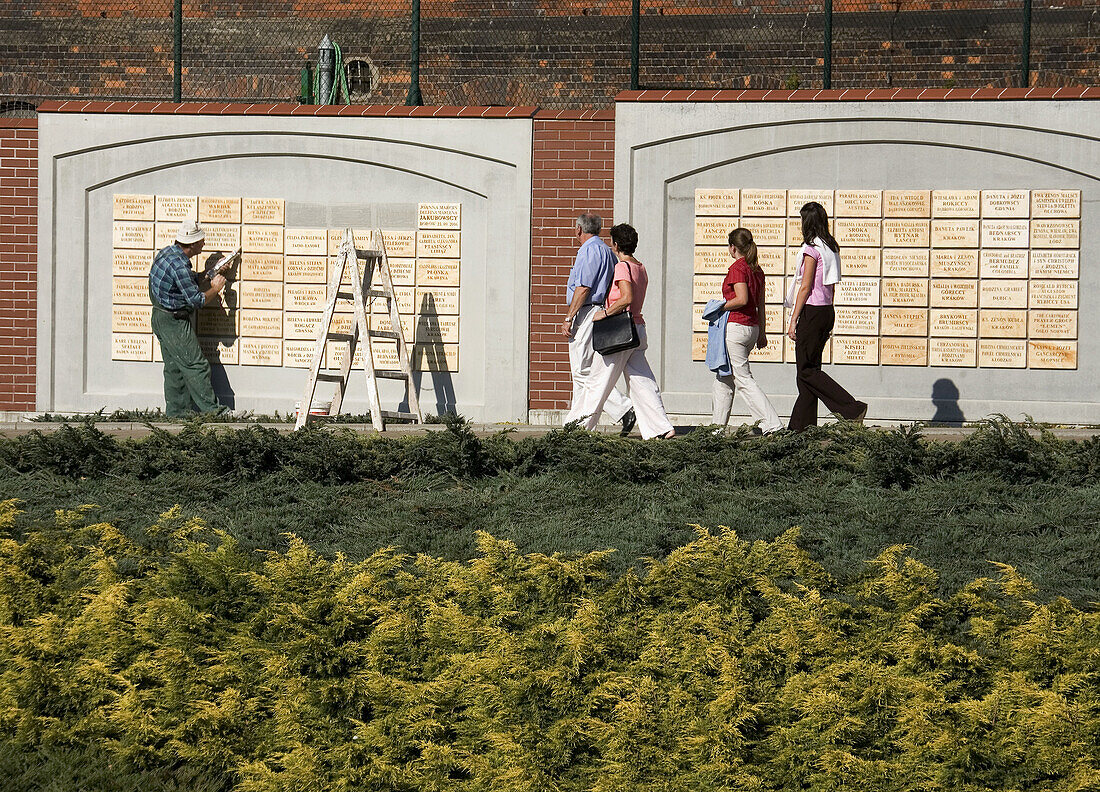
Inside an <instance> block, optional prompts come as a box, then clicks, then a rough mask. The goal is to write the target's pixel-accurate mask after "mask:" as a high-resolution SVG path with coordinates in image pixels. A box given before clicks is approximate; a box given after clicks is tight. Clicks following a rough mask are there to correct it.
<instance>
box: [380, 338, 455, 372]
mask: <svg viewBox="0 0 1100 792" xmlns="http://www.w3.org/2000/svg"><path fill="white" fill-rule="evenodd" d="M395 354H396V353H395ZM413 369H415V370H416V371H439V372H452V371H458V344H417V345H416V346H414V347H413Z"/></svg>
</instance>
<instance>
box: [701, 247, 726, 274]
mask: <svg viewBox="0 0 1100 792" xmlns="http://www.w3.org/2000/svg"><path fill="white" fill-rule="evenodd" d="M732 263H733V259H732V258H730V251H729V248H728V247H696V248H695V274H696V275H719V274H721V275H724V274H726V272H728V271H729V268H730V264H732Z"/></svg>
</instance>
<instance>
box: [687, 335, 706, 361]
mask: <svg viewBox="0 0 1100 792" xmlns="http://www.w3.org/2000/svg"><path fill="white" fill-rule="evenodd" d="M691 359H692V360H706V359H707V334H706V333H692V334H691Z"/></svg>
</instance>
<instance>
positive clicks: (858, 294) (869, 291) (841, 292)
mask: <svg viewBox="0 0 1100 792" xmlns="http://www.w3.org/2000/svg"><path fill="white" fill-rule="evenodd" d="M833 303H834V304H835V305H878V304H879V279H878V278H844V279H843V280H842V281H841V282H840V283H838V284H836V286H834V287H833Z"/></svg>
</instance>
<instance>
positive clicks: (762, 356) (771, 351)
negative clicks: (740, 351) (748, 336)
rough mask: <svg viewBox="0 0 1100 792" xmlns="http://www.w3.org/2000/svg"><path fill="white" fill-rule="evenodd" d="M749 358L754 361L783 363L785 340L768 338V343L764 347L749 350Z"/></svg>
mask: <svg viewBox="0 0 1100 792" xmlns="http://www.w3.org/2000/svg"><path fill="white" fill-rule="evenodd" d="M749 360H750V361H751V362H753V363H782V362H783V342H782V341H780V339H778V338H770V339H768V345H767V346H765V347H764V348H763V349H755V348H753V349H751V350H749Z"/></svg>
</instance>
